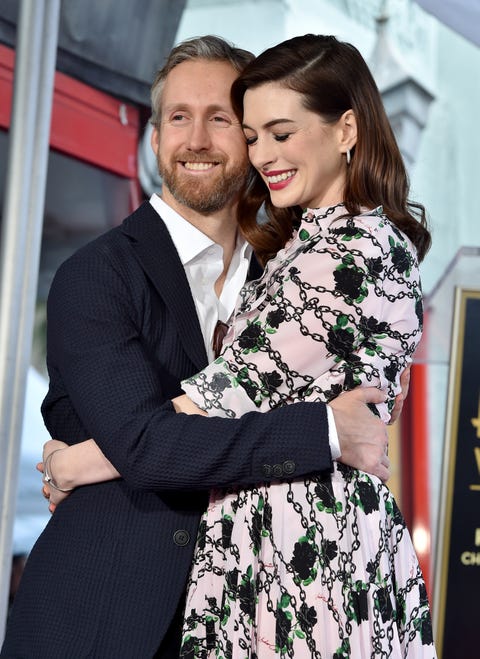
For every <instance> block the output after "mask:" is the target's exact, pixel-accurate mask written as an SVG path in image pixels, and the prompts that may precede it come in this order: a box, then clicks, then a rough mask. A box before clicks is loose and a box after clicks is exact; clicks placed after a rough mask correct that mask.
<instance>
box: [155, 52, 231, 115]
mask: <svg viewBox="0 0 480 659" xmlns="http://www.w3.org/2000/svg"><path fill="white" fill-rule="evenodd" d="M237 77H238V71H236V70H235V69H234V67H233V66H232V65H231V64H230V63H229V62H223V61H210V60H201V59H197V60H187V61H185V62H182V63H181V64H178V65H177V66H176V67H175V68H173V69H172V70H171V71H170V72H169V73H168V75H167V77H166V78H165V84H164V88H163V93H162V105H163V108H164V110H168V109H181V108H182V107H183V108H188V107H192V106H196V105H203V106H208V107H211V108H212V109H219V110H231V109H232V105H231V100H230V89H231V86H232V83H233V81H234V80H235V79H236V78H237Z"/></svg>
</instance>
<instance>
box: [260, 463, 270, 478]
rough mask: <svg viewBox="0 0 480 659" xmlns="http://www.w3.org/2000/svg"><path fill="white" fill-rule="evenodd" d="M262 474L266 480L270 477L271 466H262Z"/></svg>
mask: <svg viewBox="0 0 480 659" xmlns="http://www.w3.org/2000/svg"><path fill="white" fill-rule="evenodd" d="M262 473H263V475H264V476H266V477H267V478H268V477H269V476H271V475H272V465H267V464H264V465H263V467H262Z"/></svg>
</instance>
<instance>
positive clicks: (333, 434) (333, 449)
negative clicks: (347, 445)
mask: <svg viewBox="0 0 480 659" xmlns="http://www.w3.org/2000/svg"><path fill="white" fill-rule="evenodd" d="M327 419H328V443H329V444H330V453H331V454H332V460H338V458H339V457H340V456H341V455H342V452H341V451H340V442H339V441H338V434H337V426H336V425H335V418H334V416H333V410H332V408H331V407H330V405H327Z"/></svg>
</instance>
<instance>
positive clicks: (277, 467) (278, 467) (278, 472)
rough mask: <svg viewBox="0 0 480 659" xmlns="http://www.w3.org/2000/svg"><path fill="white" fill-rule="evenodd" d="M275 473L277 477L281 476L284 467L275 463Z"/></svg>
mask: <svg viewBox="0 0 480 659" xmlns="http://www.w3.org/2000/svg"><path fill="white" fill-rule="evenodd" d="M273 475H274V476H275V478H280V476H283V467H282V465H280V464H276V465H273Z"/></svg>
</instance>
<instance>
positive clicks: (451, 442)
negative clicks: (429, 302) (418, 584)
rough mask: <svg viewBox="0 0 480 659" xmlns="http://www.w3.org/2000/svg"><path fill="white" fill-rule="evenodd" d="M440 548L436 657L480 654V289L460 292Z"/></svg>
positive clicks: (450, 385) (452, 359) (435, 607)
mask: <svg viewBox="0 0 480 659" xmlns="http://www.w3.org/2000/svg"><path fill="white" fill-rule="evenodd" d="M436 550H437V554H436V561H435V563H436V569H435V584H434V602H433V613H434V632H435V638H436V646H437V652H438V657H439V659H456V658H457V657H465V659H469V658H473V657H480V634H479V628H480V622H479V611H480V290H468V289H463V288H457V289H456V293H455V305H454V319H453V328H452V341H451V353H450V370H449V382H448V397H447V416H446V423H445V445H444V454H443V469H442V487H441V500H440V508H439V525H438V535H437V547H436Z"/></svg>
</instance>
